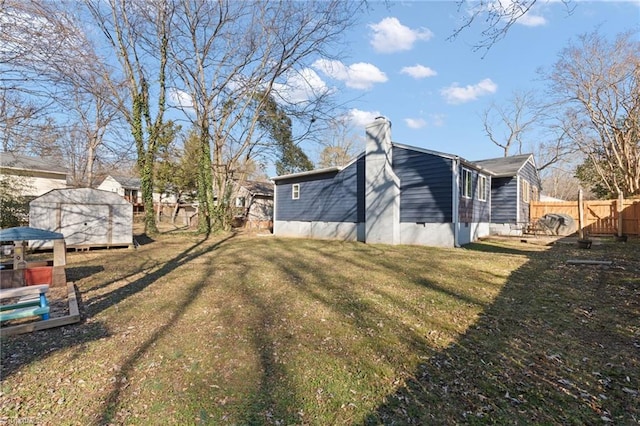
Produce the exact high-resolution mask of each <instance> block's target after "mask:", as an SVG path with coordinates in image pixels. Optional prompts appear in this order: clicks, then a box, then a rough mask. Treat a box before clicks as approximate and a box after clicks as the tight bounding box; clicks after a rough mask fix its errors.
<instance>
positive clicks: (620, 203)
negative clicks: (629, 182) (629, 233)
mask: <svg viewBox="0 0 640 426" xmlns="http://www.w3.org/2000/svg"><path fill="white" fill-rule="evenodd" d="M616 205H617V207H618V208H617V210H618V237H622V226H623V223H622V211H623V210H624V197H623V195H622V191H620V192H618V202H617V203H616Z"/></svg>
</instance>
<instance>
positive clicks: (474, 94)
mask: <svg viewBox="0 0 640 426" xmlns="http://www.w3.org/2000/svg"><path fill="white" fill-rule="evenodd" d="M496 90H498V85H497V84H495V83H494V82H493V81H491V79H490V78H485V79H484V80H482V81H480V82H479V83H477V84H473V85H467V86H465V87H460V86H459V85H458V83H453V84H452V85H451V86H449V87H444V88H442V89H441V90H440V94H441V95H442V96H443V97H444V98H445V100H446V101H447V103H450V104H463V103H465V102H470V101H475V100H476V99H478V97H480V96H483V95H489V94H491V93H495V92H496Z"/></svg>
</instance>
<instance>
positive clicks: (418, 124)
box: [404, 118, 427, 129]
mask: <svg viewBox="0 0 640 426" xmlns="http://www.w3.org/2000/svg"><path fill="white" fill-rule="evenodd" d="M404 122H405V123H406V124H407V126H409V128H411V129H421V128H423V127H424V126H426V125H427V122H426V121H424V120H423V119H422V118H405V119H404Z"/></svg>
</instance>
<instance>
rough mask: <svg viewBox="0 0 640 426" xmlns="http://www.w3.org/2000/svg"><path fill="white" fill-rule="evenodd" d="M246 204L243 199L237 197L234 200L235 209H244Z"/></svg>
mask: <svg viewBox="0 0 640 426" xmlns="http://www.w3.org/2000/svg"><path fill="white" fill-rule="evenodd" d="M246 202H247V200H246V198H245V197H237V198H236V207H244V206H245V203H246Z"/></svg>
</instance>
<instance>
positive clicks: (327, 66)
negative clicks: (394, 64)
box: [313, 59, 388, 90]
mask: <svg viewBox="0 0 640 426" xmlns="http://www.w3.org/2000/svg"><path fill="white" fill-rule="evenodd" d="M313 67H314V68H316V69H317V70H319V71H321V72H323V73H324V74H325V75H327V76H328V77H331V78H333V79H336V80H340V81H344V83H345V84H346V86H347V87H351V88H352V89H360V90H368V89H371V88H372V87H373V85H374V84H376V83H384V82H386V81H387V80H388V79H387V75H386V74H385V73H384V72H382V71H380V70H379V69H378V67H376V66H375V65H373V64H369V63H366V62H358V63H355V64H351V65H349V66H346V65H345V64H343V63H342V62H340V61H335V60H328V59H318V60H317V61H315V62H314V63H313Z"/></svg>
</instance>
